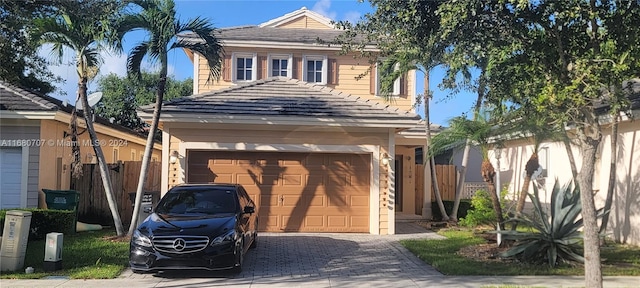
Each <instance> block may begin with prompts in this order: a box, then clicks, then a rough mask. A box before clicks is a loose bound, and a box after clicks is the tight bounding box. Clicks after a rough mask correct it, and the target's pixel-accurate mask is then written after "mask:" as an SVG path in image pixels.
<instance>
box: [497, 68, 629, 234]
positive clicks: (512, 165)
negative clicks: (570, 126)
mask: <svg viewBox="0 0 640 288" xmlns="http://www.w3.org/2000/svg"><path fill="white" fill-rule="evenodd" d="M632 89H633V90H632V91H633V92H632V94H630V95H629V100H630V101H631V111H630V112H631V116H632V118H629V117H628V115H626V114H624V115H622V119H621V122H620V123H619V126H618V145H617V153H616V154H617V156H616V158H615V159H614V161H615V163H616V171H615V172H614V173H615V176H616V181H615V192H614V197H613V205H612V207H611V215H610V216H609V223H608V231H606V233H607V236H609V237H611V238H613V239H614V240H615V241H618V242H621V243H629V244H634V245H640V165H639V164H638V163H640V120H638V118H640V80H635V85H634V86H633V87H632ZM601 108H604V107H601ZM600 123H601V130H602V133H603V139H602V142H601V144H600V147H599V148H598V151H599V153H598V156H597V158H596V164H595V175H594V178H593V192H594V194H595V200H596V208H600V207H603V206H604V202H605V199H606V195H607V187H608V183H609V171H610V170H611V169H610V163H611V133H612V132H611V126H612V121H611V117H610V116H608V115H607V114H606V111H605V110H604V109H602V113H601V118H600ZM532 143H533V142H532V141H531V139H514V140H511V141H507V142H506V143H505V144H506V146H505V148H504V149H501V153H500V164H499V165H500V166H499V168H500V169H499V173H500V178H501V182H502V183H503V184H504V185H501V186H503V187H507V188H508V189H509V194H510V195H511V197H512V198H515V197H516V196H514V195H516V193H519V191H520V189H521V187H522V182H523V181H524V176H523V175H524V171H525V170H524V169H525V164H526V163H527V161H528V160H529V157H531V154H532V153H533V144H532ZM571 148H572V152H573V155H574V158H575V160H576V166H577V168H578V169H580V166H581V162H582V157H581V151H580V149H579V147H578V146H576V145H572V147H571ZM495 156H496V151H495V150H493V151H491V152H490V157H491V159H492V160H493V165H494V167H498V166H497V165H498V163H497V161H496V157H495ZM538 159H539V161H540V166H542V168H543V171H542V173H541V176H540V177H539V178H538V179H535V180H533V181H532V182H533V183H532V185H531V186H530V187H529V192H530V193H533V186H534V185H536V186H537V187H538V188H539V193H540V197H541V198H542V199H545V202H546V203H550V196H551V190H552V189H553V185H554V181H555V179H557V180H558V182H559V183H560V184H561V185H565V184H567V183H569V182H570V181H571V180H572V173H571V168H570V164H569V157H568V156H567V151H566V149H565V146H564V143H562V142H546V143H543V144H542V145H541V146H540V149H539V150H538ZM496 170H498V169H496ZM527 201H528V199H527Z"/></svg>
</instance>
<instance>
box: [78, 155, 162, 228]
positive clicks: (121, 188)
mask: <svg viewBox="0 0 640 288" xmlns="http://www.w3.org/2000/svg"><path fill="white" fill-rule="evenodd" d="M160 164H161V163H160V162H150V163H149V173H148V174H147V181H146V185H145V186H144V189H143V190H144V191H145V192H151V191H160V185H161V184H160V183H161V182H160V181H161V179H160V176H161V170H162V167H161V166H160ZM107 166H108V167H109V175H110V176H111V184H112V185H113V187H112V188H113V193H114V196H115V199H116V203H117V206H118V212H119V213H120V218H121V219H122V222H123V223H124V224H125V225H128V224H129V223H130V222H131V215H132V214H133V207H132V202H131V200H130V199H129V193H135V192H136V189H137V187H138V178H139V177H140V170H141V169H140V168H141V167H142V162H141V161H126V162H118V163H114V164H107ZM82 172H83V173H82V176H80V177H79V178H73V177H72V178H71V189H72V190H76V191H78V192H80V199H79V200H78V221H80V222H85V223H91V224H102V225H107V226H112V225H113V217H112V216H111V210H110V209H109V203H108V202H107V196H106V195H105V192H104V186H103V185H102V178H101V177H100V169H99V168H98V164H84V165H83V171H82ZM157 195H159V193H158V194H157Z"/></svg>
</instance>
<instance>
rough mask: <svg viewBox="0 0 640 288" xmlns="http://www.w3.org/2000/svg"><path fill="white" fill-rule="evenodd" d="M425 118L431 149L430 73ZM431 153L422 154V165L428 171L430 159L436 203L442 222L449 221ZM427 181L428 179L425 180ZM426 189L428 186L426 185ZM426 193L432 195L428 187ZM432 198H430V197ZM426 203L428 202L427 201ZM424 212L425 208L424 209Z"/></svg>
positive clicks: (425, 91)
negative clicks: (423, 164) (427, 164)
mask: <svg viewBox="0 0 640 288" xmlns="http://www.w3.org/2000/svg"><path fill="white" fill-rule="evenodd" d="M424 81H425V82H424V87H425V88H424V93H425V94H424V118H425V125H426V126H425V135H426V138H427V139H426V141H427V148H428V149H431V146H430V145H431V122H430V120H429V102H430V101H431V92H430V91H429V72H428V71H427V72H425V76H424ZM429 154H431V153H428V151H423V153H422V163H425V169H426V163H427V162H426V161H427V159H429V160H428V161H429V171H430V175H429V177H430V178H431V185H432V187H433V192H434V194H435V196H436V201H437V202H438V208H439V209H440V215H442V220H444V221H449V216H447V210H446V209H445V208H444V203H442V197H441V195H440V188H439V187H438V178H437V177H436V166H435V160H434V159H433V156H431V157H429V156H428V155H429ZM425 180H426V179H425ZM425 187H426V185H425ZM426 193H429V194H430V193H431V190H430V189H428V187H427V188H426V189H425V194H426ZM426 196H427V195H425V199H428V198H427V197H426ZM429 198H430V197H429ZM425 202H426V201H425ZM427 204H428V205H431V203H424V204H423V205H427ZM423 210H424V208H423Z"/></svg>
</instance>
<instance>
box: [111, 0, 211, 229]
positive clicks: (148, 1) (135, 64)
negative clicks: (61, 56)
mask: <svg viewBox="0 0 640 288" xmlns="http://www.w3.org/2000/svg"><path fill="white" fill-rule="evenodd" d="M133 3H134V4H136V5H138V6H139V7H140V8H141V9H142V10H141V11H140V13H137V14H130V15H127V16H126V17H124V18H123V19H122V22H121V23H120V24H119V26H120V28H119V31H120V33H119V35H120V38H122V37H123V36H124V34H125V33H127V32H129V31H132V30H144V31H146V32H147V33H148V37H147V39H145V40H144V41H142V42H140V43H138V44H137V45H136V46H135V47H134V48H133V49H132V50H131V52H130V53H129V57H128V59H127V72H128V74H129V75H132V76H134V77H140V73H141V72H140V66H141V64H142V60H143V59H144V58H145V56H148V57H149V58H151V60H152V61H159V62H160V63H159V64H160V74H159V79H158V89H157V94H156V102H155V107H154V110H153V118H152V121H151V127H150V128H149V135H148V136H147V145H146V147H145V150H144V156H143V159H142V167H141V173H140V178H139V179H138V188H137V190H136V200H135V206H134V209H133V217H132V219H131V225H130V226H129V233H128V235H132V234H133V232H134V231H135V229H136V223H137V221H138V211H139V210H140V205H141V202H142V190H143V187H144V184H145V182H146V178H147V171H148V170H149V162H150V160H151V151H152V148H153V144H154V142H155V140H154V139H155V132H156V130H157V128H158V121H159V119H160V112H161V110H162V101H163V99H164V93H165V85H166V82H167V67H168V63H167V55H168V52H169V51H171V50H173V49H176V48H177V49H188V50H191V51H193V52H195V53H197V54H199V55H200V56H202V57H203V58H205V59H206V60H207V63H208V65H209V79H217V78H219V77H220V65H221V62H222V52H223V49H222V45H221V43H220V42H219V41H218V39H217V38H216V37H215V36H214V34H213V32H214V28H213V26H212V25H211V24H210V22H209V20H207V19H203V18H200V17H197V18H195V19H192V20H190V21H187V22H186V23H184V22H181V21H180V20H179V19H177V18H176V10H175V3H174V2H173V0H139V1H134V2H133ZM187 32H191V33H192V34H194V36H195V37H189V38H186V37H184V38H180V37H179V36H180V34H183V33H187ZM185 96H186V95H185Z"/></svg>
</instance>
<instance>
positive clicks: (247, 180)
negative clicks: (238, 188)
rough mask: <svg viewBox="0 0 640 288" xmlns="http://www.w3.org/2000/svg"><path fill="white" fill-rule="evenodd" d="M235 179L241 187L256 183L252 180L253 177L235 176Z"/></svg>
mask: <svg viewBox="0 0 640 288" xmlns="http://www.w3.org/2000/svg"><path fill="white" fill-rule="evenodd" d="M236 179H237V183H238V184H241V185H243V186H251V185H256V181H254V180H253V177H251V175H246V174H237V177H236ZM251 199H255V198H251Z"/></svg>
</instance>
